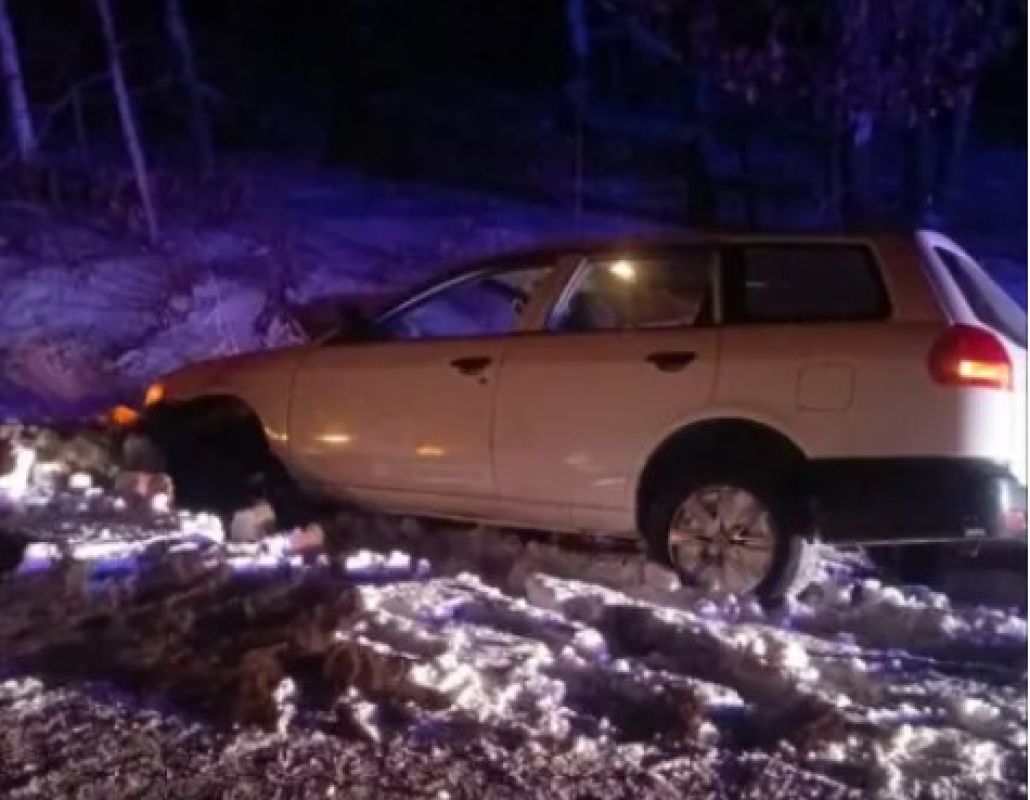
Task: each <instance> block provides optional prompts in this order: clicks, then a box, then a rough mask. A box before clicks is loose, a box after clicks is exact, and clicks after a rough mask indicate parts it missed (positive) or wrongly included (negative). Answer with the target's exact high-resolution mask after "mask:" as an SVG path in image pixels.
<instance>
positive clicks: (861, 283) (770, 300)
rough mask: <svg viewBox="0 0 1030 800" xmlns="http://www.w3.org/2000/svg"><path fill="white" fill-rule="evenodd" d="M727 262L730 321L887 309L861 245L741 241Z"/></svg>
mask: <svg viewBox="0 0 1030 800" xmlns="http://www.w3.org/2000/svg"><path fill="white" fill-rule="evenodd" d="M727 261H728V263H729V265H730V269H729V279H728V287H727V298H726V299H727V305H728V317H729V320H728V321H730V322H747V323H777V322H783V323H792V322H845V321H857V320H871V319H882V318H883V317H885V316H887V314H888V312H889V304H888V301H887V293H886V289H885V287H884V285H883V280H882V278H881V276H880V271H879V268H878V267H877V265H876V263H875V261H874V260H873V257H872V255H871V253H870V251H869V249H868V248H867V247H864V246H862V245H852V244H821V243H799V244H755V245H741V246H739V247H735V248H732V250H731V251H730V254H729V258H728V259H727Z"/></svg>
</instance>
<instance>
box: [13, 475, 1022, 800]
mask: <svg viewBox="0 0 1030 800" xmlns="http://www.w3.org/2000/svg"><path fill="white" fill-rule="evenodd" d="M41 474H42V473H41ZM86 483H87V482H86V481H85V480H81V479H80V480H78V481H73V480H67V481H65V482H64V484H62V485H63V486H64V488H60V486H61V485H59V486H58V488H57V489H53V488H51V489H47V490H45V491H35V493H34V487H28V488H29V491H26V492H25V493H23V496H22V499H21V500H19V501H18V502H17V503H16V504H15V506H14V507H13V508H12V509H11V510H9V512H8V515H7V516H6V517H5V519H4V520H3V523H2V526H0V527H3V528H4V529H5V530H6V531H7V533H5V534H4V535H3V536H4V537H6V538H8V539H10V538H12V537H14V536H17V537H21V540H22V541H28V542H32V543H31V544H28V545H27V546H26V547H25V550H24V553H23V554H22V556H23V557H22V558H21V560H20V563H19V564H18V567H17V568H16V569H14V570H13V571H12V572H11V573H9V574H8V575H7V576H6V577H4V578H3V579H0V653H2V654H3V656H2V657H0V660H2V661H3V669H4V671H5V673H6V680H5V682H3V683H2V684H0V731H2V732H3V733H2V734H0V793H3V794H4V796H10V797H15V798H36V797H39V798H42V797H48V798H49V797H72V796H76V797H78V796H103V797H122V796H133V793H137V794H138V793H140V792H143V793H144V794H145V793H146V792H147V791H150V792H151V793H153V794H155V795H158V796H159V795H161V794H162V792H164V793H168V792H179V793H183V794H185V795H188V796H196V795H198V794H204V793H215V794H219V793H227V792H228V793H229V796H241V797H247V796H268V793H269V792H272V793H273V794H274V792H275V791H280V792H281V793H282V795H283V796H302V797H307V796H311V797H314V796H319V797H325V796H333V792H334V791H335V793H336V796H354V797H359V796H365V795H368V796H373V795H374V794H375V792H377V791H378V792H379V796H411V795H415V796H426V797H443V796H449V797H469V798H472V797H477V798H478V797H490V798H492V797H499V798H501V797H512V798H515V797H541V798H542V797H584V796H603V797H630V796H634V797H662V798H664V797H669V798H673V797H697V798H701V797H712V796H728V797H756V798H757V797H776V796H781V797H807V798H842V797H849V796H854V797H882V798H905V797H913V798H917V797H919V798H921V797H935V798H999V799H1000V798H1009V797H1016V796H1025V787H1026V748H1027V743H1026V735H1025V729H1026V720H1027V716H1026V713H1027V710H1026V655H1025V654H1026V617H1025V612H1019V611H1015V610H1012V609H1006V608H986V607H976V606H967V605H958V604H955V603H952V602H951V601H950V600H949V599H948V598H947V597H946V596H945V595H942V594H939V593H936V592H933V591H930V590H927V589H925V588H921V587H904V586H891V585H886V584H884V583H882V582H881V580H880V579H878V578H876V577H875V576H872V575H871V574H870V569H871V568H870V567H869V566H868V565H867V564H864V563H863V562H861V560H860V559H856V558H855V557H854V556H851V555H847V554H837V553H834V552H832V551H827V552H826V553H825V554H824V559H823V561H822V564H821V569H820V574H819V576H818V578H817V581H816V583H815V585H814V586H813V587H811V588H810V589H809V590H808V591H806V592H805V593H803V594H802V595H801V596H800V597H798V598H795V599H794V600H793V601H791V602H790V603H788V604H787V605H786V606H785V607H783V608H780V609H776V610H771V611H767V610H764V609H762V608H761V607H760V606H759V605H757V604H756V603H754V602H752V601H750V600H748V599H747V598H733V597H722V598H706V597H701V596H698V595H696V594H694V593H692V592H691V591H690V590H688V589H686V588H684V587H682V586H680V585H679V583H678V581H677V580H676V578H675V576H674V575H672V574H671V573H668V572H667V571H665V570H662V569H660V568H658V567H656V566H654V565H652V564H649V563H647V561H646V560H645V559H644V558H643V557H642V556H641V555H640V554H638V553H636V552H633V551H631V550H627V549H625V548H623V549H621V550H619V549H612V548H609V549H607V550H604V551H598V550H594V549H591V550H588V549H584V548H578V549H570V548H569V547H567V546H564V545H560V544H555V543H552V542H548V541H543V540H540V539H538V538H532V539H527V538H526V537H523V536H518V535H515V534H511V533H508V534H506V533H501V532H497V531H485V530H484V531H476V532H468V531H460V530H457V529H451V528H447V527H445V526H433V527H426V526H422V525H416V524H413V523H410V522H400V521H391V520H384V519H375V518H371V519H370V518H362V517H359V516H356V515H353V514H345V515H340V516H339V517H337V518H335V519H325V520H323V521H322V523H323V525H324V528H325V541H326V542H327V543H328V546H327V547H326V548H325V549H322V548H320V545H321V543H322V541H323V539H322V536H321V535H320V534H318V533H317V532H316V531H315V529H312V530H310V531H304V530H301V531H282V532H279V533H277V534H273V535H271V536H268V537H266V538H264V539H262V540H260V541H246V542H240V541H233V540H231V539H229V540H226V537H225V536H224V534H223V531H222V530H221V528H220V526H219V524H218V522H217V521H216V520H214V519H212V518H209V517H204V516H202V515H192V514H187V513H178V512H176V511H175V510H174V509H172V508H168V507H167V506H166V505H161V504H158V505H157V506H155V505H154V504H153V503H151V502H140V501H137V502H135V503H132V502H125V501H124V500H123V501H122V502H118V501H119V500H121V499H122V498H121V497H120V496H118V495H115V494H114V493H113V490H112V489H108V488H105V487H104V485H103V484H104V481H103V480H102V479H99V481H98V483H97V484H95V485H90V486H89V487H88V488H87V487H86ZM35 488H38V487H35ZM370 545H372V547H370ZM87 743H88V744H87ZM145 787H150V788H145ZM182 787H187V788H188V791H187V790H186V789H183V788H182ZM376 787H378V788H376ZM233 792H235V794H233ZM363 793H364V794H363ZM720 793H722V794H721V795H720Z"/></svg>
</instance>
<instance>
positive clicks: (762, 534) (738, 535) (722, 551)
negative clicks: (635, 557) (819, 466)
mask: <svg viewBox="0 0 1030 800" xmlns="http://www.w3.org/2000/svg"><path fill="white" fill-rule="evenodd" d="M779 483H780V481H778V480H777V479H775V478H770V477H766V476H765V475H763V474H761V473H758V472H757V471H755V472H754V473H752V472H751V471H750V470H748V469H745V468H740V467H732V466H727V467H717V466H708V467H705V468H702V469H684V470H682V471H680V472H678V473H677V474H673V475H667V476H665V477H664V478H663V479H662V480H661V481H660V485H659V486H658V487H657V488H656V490H655V491H654V492H653V493H652V494H651V498H650V500H649V501H648V505H647V508H646V509H645V513H644V516H643V522H644V528H645V529H644V531H643V532H644V535H645V537H646V538H647V541H648V544H649V547H650V550H651V554H652V557H654V558H655V559H656V560H658V561H660V562H662V563H664V564H666V565H668V566H670V567H672V568H673V569H674V570H675V571H676V572H677V574H678V575H679V576H680V578H681V580H682V581H683V582H684V583H685V584H687V585H689V586H694V587H696V588H698V589H700V590H702V591H704V592H707V593H713V594H733V595H737V596H741V595H747V594H754V595H757V596H758V597H759V598H761V599H762V600H764V601H777V600H780V599H782V598H783V597H784V596H786V595H788V594H792V593H794V592H796V591H798V590H799V589H800V588H801V585H800V584H801V583H802V582H803V581H804V580H805V578H806V577H807V572H808V565H809V562H810V561H811V552H810V549H811V547H812V545H811V542H810V541H809V539H808V538H807V536H808V533H809V531H808V526H807V524H806V522H805V515H804V513H803V510H802V508H801V505H800V503H797V502H795V501H794V500H793V499H792V497H791V495H790V493H789V492H785V491H783V489H782V488H781V487H780V486H778V484H779Z"/></svg>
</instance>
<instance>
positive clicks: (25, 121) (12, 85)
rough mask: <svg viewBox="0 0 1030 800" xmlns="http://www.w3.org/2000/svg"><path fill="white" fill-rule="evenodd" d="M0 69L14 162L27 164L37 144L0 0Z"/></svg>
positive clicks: (3, 0) (15, 45) (11, 32)
mask: <svg viewBox="0 0 1030 800" xmlns="http://www.w3.org/2000/svg"><path fill="white" fill-rule="evenodd" d="M0 70H2V74H3V80H4V86H5V87H6V88H7V102H8V105H9V114H10V118H11V132H12V134H13V135H14V142H15V145H16V146H17V148H18V160H19V161H20V162H21V163H22V164H23V165H27V164H30V163H32V161H34V160H35V158H36V153H37V149H38V145H37V142H36V129H35V127H34V126H33V124H32V112H31V111H30V109H29V101H28V97H27V96H26V94H25V78H24V76H23V75H22V71H21V61H20V59H19V58H18V42H17V40H16V39H15V37H14V27H13V26H12V25H11V15H10V14H9V13H8V11H7V0H0Z"/></svg>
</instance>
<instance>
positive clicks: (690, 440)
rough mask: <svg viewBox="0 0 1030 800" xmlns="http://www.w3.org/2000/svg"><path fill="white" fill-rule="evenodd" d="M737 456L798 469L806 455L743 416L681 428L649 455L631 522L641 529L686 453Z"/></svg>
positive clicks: (785, 438)
mask: <svg viewBox="0 0 1030 800" xmlns="http://www.w3.org/2000/svg"><path fill="white" fill-rule="evenodd" d="M737 453H746V454H747V456H748V457H749V458H761V459H767V460H768V461H769V462H770V463H774V464H778V465H784V466H793V465H796V466H798V467H800V466H802V465H803V464H804V463H805V462H806V461H807V460H808V456H807V455H806V453H805V451H804V450H803V449H802V447H801V446H800V445H799V444H798V443H797V442H796V441H794V440H793V439H792V438H791V437H790V436H788V435H787V434H785V433H783V432H782V431H780V430H778V429H777V428H775V427H773V426H771V425H768V424H766V423H763V422H757V421H755V420H751V419H747V418H742V417H720V418H713V419H705V420H699V421H695V422H690V423H688V424H686V425H683V426H681V427H679V428H677V429H676V430H674V431H673V432H671V433H670V434H668V435H667V436H666V437H665V438H664V439H663V440H662V441H661V442H660V443H659V444H658V445H657V446H656V447H655V448H654V449H653V450H652V451H651V453H650V455H649V456H648V458H647V460H646V461H645V462H644V465H643V467H642V468H641V470H640V471H639V473H638V477H637V481H636V489H635V495H634V519H635V521H636V524H637V529H638V530H639V529H640V528H641V524H642V515H643V513H644V509H645V508H646V506H647V503H648V501H649V499H650V497H651V494H652V493H653V492H654V490H655V488H656V486H657V484H658V482H659V481H660V480H661V478H662V476H663V475H665V474H667V473H668V472H669V471H670V470H672V469H674V468H675V464H676V462H677V461H678V460H679V459H681V458H683V457H684V455H685V454H689V455H690V456H691V457H695V458H696V457H701V458H704V457H706V456H708V457H713V458H720V459H722V458H727V459H733V458H738V457H739V456H737V455H734V454H737Z"/></svg>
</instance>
